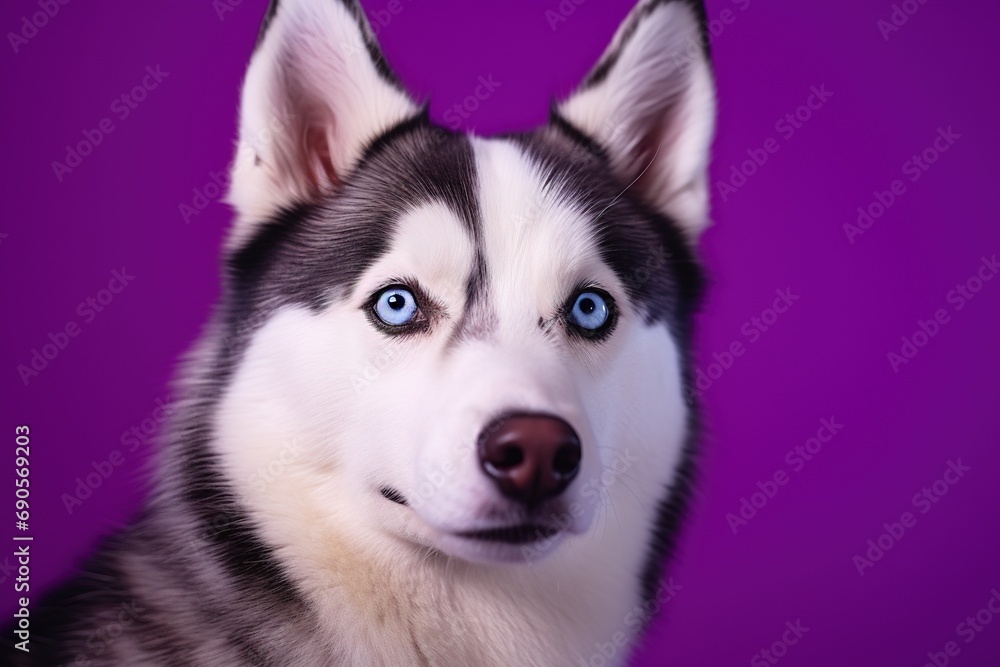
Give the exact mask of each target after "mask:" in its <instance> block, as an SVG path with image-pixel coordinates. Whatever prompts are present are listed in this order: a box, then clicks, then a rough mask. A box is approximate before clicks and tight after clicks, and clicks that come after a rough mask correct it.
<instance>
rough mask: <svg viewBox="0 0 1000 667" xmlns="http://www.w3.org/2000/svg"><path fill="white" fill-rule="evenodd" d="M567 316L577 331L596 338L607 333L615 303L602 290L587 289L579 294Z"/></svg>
mask: <svg viewBox="0 0 1000 667" xmlns="http://www.w3.org/2000/svg"><path fill="white" fill-rule="evenodd" d="M572 304H573V305H572V306H571V307H570V309H569V313H568V314H567V319H568V320H569V322H570V324H572V325H573V326H574V327H575V328H576V330H577V331H578V332H579V333H581V334H583V335H585V336H587V337H594V336H600V335H601V334H603V333H606V332H607V331H608V329H609V327H610V326H611V324H612V321H613V315H614V302H613V301H612V300H611V297H610V296H608V295H607V294H606V293H604V292H603V291H601V290H597V289H594V288H590V289H585V290H582V291H580V292H579V293H577V295H576V297H575V298H574V299H573V302H572Z"/></svg>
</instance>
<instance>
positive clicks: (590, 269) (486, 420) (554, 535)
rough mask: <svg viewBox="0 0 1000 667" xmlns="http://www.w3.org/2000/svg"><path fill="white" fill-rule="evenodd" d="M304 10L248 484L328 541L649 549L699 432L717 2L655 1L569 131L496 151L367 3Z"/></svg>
mask: <svg viewBox="0 0 1000 667" xmlns="http://www.w3.org/2000/svg"><path fill="white" fill-rule="evenodd" d="M276 7H277V8H276V10H275V11H273V12H272V13H271V15H270V17H269V20H268V22H267V23H266V25H265V27H264V29H263V30H262V33H261V41H260V43H259V44H258V47H257V50H256V52H255V54H254V57H253V60H252V62H251V66H250V70H249V73H248V76H247V80H246V83H245V87H244V93H243V101H242V104H243V108H242V116H241V140H240V149H239V151H238V153H237V159H236V162H235V163H234V167H233V174H232V181H231V182H232V185H231V191H230V195H229V200H230V202H231V203H232V204H233V205H234V207H235V208H236V211H237V221H236V225H235V226H234V229H233V232H232V234H231V236H230V239H229V244H228V250H227V252H228V257H227V261H228V266H229V269H230V275H229V284H228V291H227V300H226V302H225V305H224V314H223V321H224V322H225V324H224V326H225V328H226V330H227V332H228V333H227V334H226V339H227V340H228V341H229V343H230V345H229V347H228V350H229V353H228V359H229V360H230V362H231V366H230V371H229V373H230V378H229V382H228V387H227V390H226V392H225V396H224V398H223V399H222V401H221V402H220V404H219V406H218V409H217V412H216V414H215V417H214V428H215V431H216V435H217V437H216V443H217V444H216V446H217V448H218V450H219V455H220V458H221V459H222V461H223V463H224V465H225V466H226V467H227V468H229V470H230V472H231V474H230V477H231V479H233V480H235V483H236V485H237V488H236V489H235V491H236V492H237V493H239V494H240V495H241V496H243V497H244V500H245V502H246V503H247V504H248V505H249V506H250V507H252V508H254V510H255V511H256V512H257V515H258V516H257V519H258V522H259V524H260V526H261V529H262V530H263V531H264V533H265V535H266V536H267V538H268V539H269V541H270V542H272V543H274V544H278V545H291V544H293V543H296V542H303V541H309V542H311V543H313V544H316V545H321V546H319V547H317V548H316V551H315V553H321V552H323V550H324V549H327V550H329V551H335V552H340V551H341V550H342V549H341V547H340V546H335V545H340V544H342V543H343V542H345V541H350V542H352V543H355V544H360V545H364V547H362V548H363V549H368V550H369V551H370V552H373V553H374V552H378V553H387V552H391V553H405V552H408V551H411V552H413V553H419V554H426V553H427V552H428V551H430V552H431V553H443V554H446V555H448V556H454V557H458V558H460V559H463V560H465V561H472V562H522V563H523V562H525V561H529V562H534V561H536V560H537V561H539V562H540V561H541V560H542V558H543V557H545V556H549V555H552V554H561V557H562V558H563V561H564V562H571V561H572V560H573V559H574V558H587V557H592V556H593V554H594V552H595V550H598V551H600V553H601V554H603V556H602V557H603V558H606V559H613V558H616V557H618V556H619V555H620V554H628V558H629V559H630V560H633V561H634V560H635V559H636V558H639V557H640V556H641V555H642V554H644V552H645V551H646V550H647V549H648V548H649V543H650V540H651V537H650V535H651V533H652V531H653V530H654V528H655V525H654V524H655V516H654V515H655V511H656V508H657V507H659V506H660V505H661V504H662V503H663V501H664V498H665V496H666V495H667V492H668V490H669V488H670V486H671V484H672V483H673V482H674V480H675V476H676V470H677V468H678V466H679V465H680V463H681V460H682V453H683V452H682V450H683V447H684V444H685V440H686V437H687V434H688V428H689V414H688V412H689V408H688V405H687V403H686V401H685V397H684V391H683V387H684V376H685V372H686V371H685V368H686V361H685V350H686V346H687V338H688V329H689V320H690V316H691V311H692V309H693V306H694V303H695V301H696V298H697V292H698V287H699V272H698V269H697V266H696V263H695V260H694V257H693V254H692V250H691V246H692V245H693V243H694V241H695V239H696V237H697V235H698V233H699V232H700V230H701V229H702V228H703V227H704V225H705V224H706V222H707V213H706V206H707V202H706V200H707V194H706V185H705V183H706V174H705V169H706V162H707V151H708V144H709V142H710V139H711V133H712V125H713V121H712V118H713V93H712V85H711V76H710V71H709V67H708V63H707V59H706V55H705V53H704V51H703V49H702V48H701V46H700V45H701V44H702V43H703V42H702V41H701V40H702V35H701V34H700V32H699V27H698V26H699V21H698V17H697V16H696V15H695V12H694V11H693V10H692V9H691V8H690V6H689V5H687V4H685V3H682V2H679V1H675V2H644V3H641V4H640V5H639V6H638V7H637V8H636V9H635V10H633V12H632V13H631V15H630V16H629V18H628V19H627V20H626V22H625V23H624V24H623V26H622V27H621V28H620V29H619V32H618V34H617V36H616V37H615V40H614V41H613V43H612V44H611V46H610V47H609V48H608V50H607V51H606V53H605V54H604V56H603V57H602V59H601V60H600V61H599V63H598V64H597V66H596V67H595V69H594V70H593V72H592V73H591V74H590V75H589V76H588V78H587V79H586V80H585V81H584V83H583V84H582V85H581V87H580V88H579V89H578V91H577V92H576V93H574V94H573V95H572V96H571V97H570V98H569V99H568V100H566V101H564V102H563V103H561V104H560V105H559V106H557V107H556V109H555V111H554V112H553V118H552V121H551V122H550V123H549V124H548V125H546V126H545V127H542V128H539V129H538V130H536V131H535V132H532V133H528V134H523V135H516V136H509V137H503V138H493V139H483V138H479V137H475V136H469V135H462V134H455V133H451V132H448V131H445V130H443V129H441V128H437V127H434V126H433V125H432V124H431V123H430V122H429V120H428V119H427V117H426V114H425V113H424V112H423V111H422V110H421V109H420V108H418V106H417V105H416V104H414V103H413V102H412V101H411V100H410V99H409V97H408V96H407V95H406V93H405V92H404V91H403V90H402V88H401V86H400V84H399V83H398V81H396V79H395V78H394V77H393V76H392V74H391V72H390V71H389V69H388V66H387V65H386V63H385V60H384V59H383V58H382V56H381V54H380V53H379V51H378V47H377V45H375V43H374V38H373V36H372V33H371V30H370V28H369V27H368V25H367V23H366V21H365V19H364V15H363V13H361V10H360V9H359V8H358V7H357V6H356V5H354V4H349V3H345V2H341V1H340V0H312V1H308V0H285V1H283V2H281V3H280V4H279V5H276ZM234 331H238V332H239V333H234ZM609 525H610V528H609ZM607 532H613V533H614V535H615V538H616V539H615V545H614V547H613V548H610V549H609V547H608V545H607V544H604V543H603V536H604V535H605V533H607ZM317 558H322V556H317Z"/></svg>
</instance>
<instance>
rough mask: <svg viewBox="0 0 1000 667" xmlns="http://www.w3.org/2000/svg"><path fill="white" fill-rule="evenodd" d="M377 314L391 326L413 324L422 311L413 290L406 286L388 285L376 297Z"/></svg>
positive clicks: (375, 308)
mask: <svg viewBox="0 0 1000 667" xmlns="http://www.w3.org/2000/svg"><path fill="white" fill-rule="evenodd" d="M373 309H374V311H375V315H376V316H377V317H378V318H379V319H380V320H382V322H383V323H385V324H387V325H389V326H391V327H401V326H404V325H407V324H411V323H412V322H413V321H414V320H415V319H416V317H417V315H418V314H419V312H420V309H419V307H418V306H417V299H416V297H415V296H413V292H411V291H410V290H408V289H406V288H405V287H387V288H386V289H384V290H382V291H381V292H380V293H379V295H378V296H377V297H376V299H375V305H374V308H373Z"/></svg>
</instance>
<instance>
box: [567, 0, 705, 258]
mask: <svg viewBox="0 0 1000 667" xmlns="http://www.w3.org/2000/svg"><path fill="white" fill-rule="evenodd" d="M704 26H705V23H704V6H703V5H702V4H701V2H695V1H692V0H642V1H641V2H640V3H639V4H638V5H637V6H636V7H635V8H634V9H633V10H632V11H631V13H630V14H629V15H628V17H627V18H626V19H625V21H624V22H623V23H622V25H621V26H620V27H619V28H618V32H617V33H616V34H615V36H614V39H613V40H612V42H611V44H610V45H609V46H608V48H607V49H606V50H605V51H604V54H603V55H602V56H601V59H600V60H599V61H598V63H597V65H596V66H595V67H594V69H593V70H592V71H591V72H590V74H589V75H587V77H586V78H585V79H584V81H583V83H582V84H581V85H580V87H579V88H578V89H577V90H576V91H575V92H574V93H572V94H571V95H570V96H569V98H568V99H566V100H565V101H563V102H562V103H560V104H558V105H557V106H556V110H555V113H556V115H557V116H559V117H561V118H562V119H564V120H566V121H568V122H569V123H570V124H571V125H573V126H575V127H576V128H577V129H579V130H581V131H582V132H583V133H584V134H586V135H588V136H589V137H590V138H591V139H593V140H594V141H596V142H597V143H598V145H599V146H601V148H603V149H604V151H605V152H606V153H607V155H608V158H609V159H610V161H611V165H612V168H613V170H614V171H615V173H616V174H617V176H618V177H619V179H620V180H621V181H622V185H623V187H624V186H629V192H634V193H636V194H638V195H639V197H640V198H641V199H643V200H644V201H645V202H646V203H647V204H649V205H651V206H653V207H654V208H655V209H656V210H658V211H659V212H661V213H664V214H666V215H667V216H669V217H670V218H672V219H674V220H676V221H677V222H678V223H679V224H680V225H681V227H682V228H683V229H684V231H685V233H686V235H687V236H688V238H689V239H690V240H692V241H695V240H696V239H697V237H698V235H699V233H700V232H701V231H702V230H703V229H704V228H705V227H706V226H707V225H708V222H709V220H708V173H707V170H708V159H709V147H710V144H711V141H712V134H713V132H714V127H715V89H714V83H713V77H712V71H711V64H710V61H709V54H708V41H707V35H706V33H705V28H704Z"/></svg>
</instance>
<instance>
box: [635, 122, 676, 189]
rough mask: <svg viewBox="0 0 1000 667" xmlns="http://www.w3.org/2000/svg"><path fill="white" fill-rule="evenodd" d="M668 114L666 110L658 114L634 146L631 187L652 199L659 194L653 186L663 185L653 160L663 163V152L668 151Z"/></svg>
mask: <svg viewBox="0 0 1000 667" xmlns="http://www.w3.org/2000/svg"><path fill="white" fill-rule="evenodd" d="M669 114H670V111H669V110H667V111H666V112H665V113H664V114H662V115H660V116H658V117H657V119H656V121H654V122H653V123H652V125H651V126H650V127H649V128H648V129H647V131H646V132H645V133H644V134H643V135H642V138H641V139H640V140H639V142H638V143H637V144H636V146H635V157H634V158H633V159H632V168H633V170H634V171H633V175H632V176H631V178H634V179H635V183H634V184H633V185H632V188H633V189H634V190H636V192H639V193H642V194H643V195H651V196H652V197H653V198H654V200H655V198H656V197H657V195H658V194H659V193H657V192H655V191H654V188H656V187H658V186H659V187H663V182H662V180H661V178H660V173H659V172H660V169H658V166H659V165H657V164H654V162H659V163H660V164H663V163H665V160H664V158H665V157H666V155H665V154H666V153H668V152H669V151H670V136H668V135H669V125H670V124H669V123H668V121H667V119H668V118H669Z"/></svg>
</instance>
